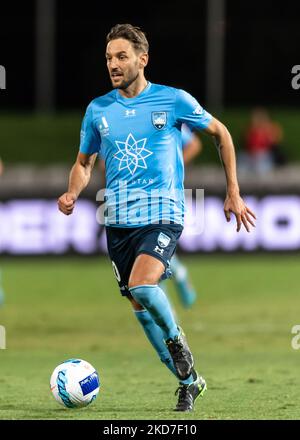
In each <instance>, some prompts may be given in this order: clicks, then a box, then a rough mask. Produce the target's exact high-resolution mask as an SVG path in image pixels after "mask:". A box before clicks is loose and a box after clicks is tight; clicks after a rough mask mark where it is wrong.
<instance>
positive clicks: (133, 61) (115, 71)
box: [106, 38, 145, 89]
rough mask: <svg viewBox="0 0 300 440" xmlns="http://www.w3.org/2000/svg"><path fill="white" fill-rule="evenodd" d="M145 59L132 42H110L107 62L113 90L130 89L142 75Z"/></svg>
mask: <svg viewBox="0 0 300 440" xmlns="http://www.w3.org/2000/svg"><path fill="white" fill-rule="evenodd" d="M144 55H145V54H144ZM144 58H145V57H144ZM144 58H143V54H139V53H138V52H136V51H135V49H134V47H133V45H132V44H131V42H130V41H128V40H125V39H123V38H118V39H116V40H112V41H110V42H109V43H108V45H107V48H106V62H107V68H108V72H109V75H110V79H111V82H112V86H113V88H114V89H116V88H118V89H126V88H127V87H129V86H130V84H132V83H133V82H134V81H135V80H136V79H137V78H138V76H139V75H140V72H141V71H142V69H143V67H144V62H143V59H144Z"/></svg>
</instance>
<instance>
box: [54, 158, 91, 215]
mask: <svg viewBox="0 0 300 440" xmlns="http://www.w3.org/2000/svg"><path fill="white" fill-rule="evenodd" d="M96 157H97V153H94V154H91V155H90V154H84V153H81V152H79V153H78V156H77V159H76V162H75V163H74V165H73V167H72V169H71V172H70V176H69V186H68V191H67V192H65V193H64V194H63V195H61V196H60V198H59V199H58V208H59V210H60V211H61V212H63V213H64V214H66V215H70V214H72V212H73V209H74V206H75V202H76V200H77V199H78V197H79V194H80V193H81V191H82V190H84V188H85V187H86V186H87V185H88V183H89V181H90V178H91V174H92V169H93V167H94V163H95V160H96Z"/></svg>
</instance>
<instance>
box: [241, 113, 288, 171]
mask: <svg viewBox="0 0 300 440" xmlns="http://www.w3.org/2000/svg"><path fill="white" fill-rule="evenodd" d="M282 138H283V133H282V128H281V126H280V125H279V124H278V123H277V122H274V121H272V119H271V118H270V116H269V114H268V112H267V111H266V110H265V109H263V108H256V109H254V110H253V112H252V115H251V120H250V124H249V126H248V127H247V129H246V131H245V133H244V146H245V151H244V153H243V154H242V156H241V158H240V160H241V166H242V167H243V168H246V169H247V170H248V171H254V172H256V173H260V174H263V173H265V172H268V171H270V170H271V169H272V168H273V167H274V166H276V165H283V164H284V163H285V158H284V156H283V154H282V153H281V152H280V144H281V141H282Z"/></svg>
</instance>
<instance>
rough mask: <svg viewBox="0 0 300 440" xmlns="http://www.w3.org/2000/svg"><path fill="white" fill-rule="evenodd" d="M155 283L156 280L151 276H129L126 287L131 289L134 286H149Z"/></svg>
mask: <svg viewBox="0 0 300 440" xmlns="http://www.w3.org/2000/svg"><path fill="white" fill-rule="evenodd" d="M154 284H157V283H156V280H154V279H153V278H150V277H147V276H143V277H138V276H131V277H130V279H129V282H128V289H129V290H130V289H132V288H135V287H139V286H145V285H147V286H149V285H154Z"/></svg>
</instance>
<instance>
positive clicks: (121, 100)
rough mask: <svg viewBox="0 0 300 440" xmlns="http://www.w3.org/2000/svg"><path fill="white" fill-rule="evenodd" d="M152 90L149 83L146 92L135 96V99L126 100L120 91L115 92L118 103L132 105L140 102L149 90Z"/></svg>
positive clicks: (143, 91)
mask: <svg viewBox="0 0 300 440" xmlns="http://www.w3.org/2000/svg"><path fill="white" fill-rule="evenodd" d="M150 88H151V82H150V81H147V85H146V87H145V88H144V90H142V91H141V93H139V94H138V95H137V96H134V97H133V98H125V97H124V96H122V95H121V93H120V92H119V90H118V89H116V90H115V92H116V93H115V97H116V101H119V102H122V103H125V104H131V103H135V102H136V101H138V100H139V99H141V98H142V97H143V96H145V95H146V94H147V93H148V92H149V90H150Z"/></svg>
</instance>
